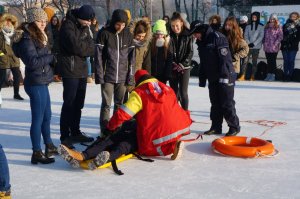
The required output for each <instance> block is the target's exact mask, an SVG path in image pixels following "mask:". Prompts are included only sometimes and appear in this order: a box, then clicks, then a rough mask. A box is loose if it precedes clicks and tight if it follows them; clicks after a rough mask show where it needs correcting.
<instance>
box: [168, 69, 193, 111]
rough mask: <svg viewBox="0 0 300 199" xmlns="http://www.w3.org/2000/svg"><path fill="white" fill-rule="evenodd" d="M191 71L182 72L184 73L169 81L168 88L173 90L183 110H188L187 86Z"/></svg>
mask: <svg viewBox="0 0 300 199" xmlns="http://www.w3.org/2000/svg"><path fill="white" fill-rule="evenodd" d="M190 72H191V69H187V70H184V73H183V74H181V73H176V74H174V77H173V78H172V79H170V81H169V82H170V86H171V88H172V89H173V90H174V92H175V94H176V95H177V97H178V101H180V104H181V107H182V108H183V109H184V110H188V108H189V96H188V86H189V80H190Z"/></svg>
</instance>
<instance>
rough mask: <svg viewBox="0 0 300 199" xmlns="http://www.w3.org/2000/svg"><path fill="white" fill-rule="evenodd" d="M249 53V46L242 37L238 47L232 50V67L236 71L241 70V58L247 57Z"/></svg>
mask: <svg viewBox="0 0 300 199" xmlns="http://www.w3.org/2000/svg"><path fill="white" fill-rule="evenodd" d="M248 53H249V47H248V44H247V42H246V41H245V40H244V39H242V40H241V42H240V43H239V48H238V50H236V51H235V52H232V57H233V63H232V64H233V67H234V71H235V72H236V73H240V70H241V58H245V57H247V55H248Z"/></svg>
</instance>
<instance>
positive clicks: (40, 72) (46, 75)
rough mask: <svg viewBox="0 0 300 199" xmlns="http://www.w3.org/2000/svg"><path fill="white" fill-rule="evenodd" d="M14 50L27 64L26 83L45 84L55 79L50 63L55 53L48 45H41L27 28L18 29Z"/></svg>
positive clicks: (14, 40)
mask: <svg viewBox="0 0 300 199" xmlns="http://www.w3.org/2000/svg"><path fill="white" fill-rule="evenodd" d="M12 40H13V46H12V47H13V51H14V53H15V55H16V56H17V57H19V58H21V60H22V61H23V63H24V64H25V79H24V85H44V84H49V83H51V82H52V80H53V71H52V68H51V67H50V63H51V62H52V61H53V55H51V54H49V50H48V48H47V47H42V46H40V45H39V44H38V43H37V42H36V41H33V40H32V39H31V38H30V35H29V32H28V31H27V30H23V31H16V33H15V35H14V37H13V39H12Z"/></svg>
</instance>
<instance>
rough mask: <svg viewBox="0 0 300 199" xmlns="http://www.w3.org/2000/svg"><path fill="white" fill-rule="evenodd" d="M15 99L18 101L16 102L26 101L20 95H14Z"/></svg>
mask: <svg viewBox="0 0 300 199" xmlns="http://www.w3.org/2000/svg"><path fill="white" fill-rule="evenodd" d="M14 99H16V100H24V98H23V97H21V95H20V94H16V95H14Z"/></svg>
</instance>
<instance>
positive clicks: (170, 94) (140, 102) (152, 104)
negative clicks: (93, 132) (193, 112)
mask: <svg viewBox="0 0 300 199" xmlns="http://www.w3.org/2000/svg"><path fill="white" fill-rule="evenodd" d="M134 115H136V121H137V138H138V152H139V154H141V155H147V156H158V155H168V154H163V153H162V151H161V146H162V145H165V144H168V143H171V142H175V141H177V140H178V139H180V138H181V136H182V135H185V134H189V133H190V125H191V123H192V120H191V118H190V114H189V111H185V110H183V109H182V108H181V107H180V106H179V104H178V102H177V98H176V95H175V93H174V91H173V90H172V89H171V88H170V87H169V86H167V85H165V84H163V83H161V82H159V81H158V80H156V79H154V78H152V79H148V80H145V81H144V82H142V83H141V84H139V85H138V86H137V87H136V88H135V89H134V91H133V92H132V93H131V94H130V97H129V99H128V101H127V102H126V103H125V104H124V105H123V106H122V107H121V108H120V109H119V110H118V111H117V112H116V113H114V115H113V117H112V118H111V120H110V121H109V123H108V129H110V130H114V129H116V128H117V127H118V126H120V125H121V124H122V123H123V122H124V121H126V120H129V119H130V118H131V117H133V116H134Z"/></svg>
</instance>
